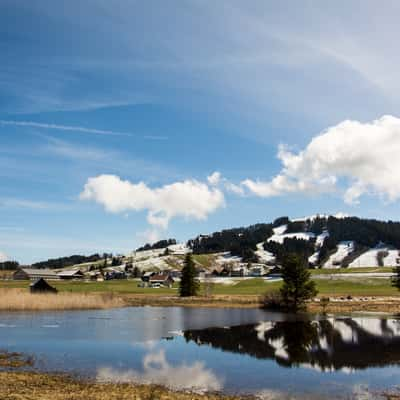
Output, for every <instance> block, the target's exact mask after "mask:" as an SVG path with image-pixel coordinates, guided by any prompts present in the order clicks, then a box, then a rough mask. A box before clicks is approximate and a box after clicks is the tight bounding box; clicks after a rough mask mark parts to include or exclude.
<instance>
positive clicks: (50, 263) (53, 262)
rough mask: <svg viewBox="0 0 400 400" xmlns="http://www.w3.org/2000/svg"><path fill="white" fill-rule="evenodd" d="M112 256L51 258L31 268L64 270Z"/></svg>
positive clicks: (95, 255) (93, 255)
mask: <svg viewBox="0 0 400 400" xmlns="http://www.w3.org/2000/svg"><path fill="white" fill-rule="evenodd" d="M111 257H112V254H106V253H104V254H103V255H102V256H100V255H99V254H97V253H96V254H92V255H91V256H82V255H73V256H69V257H60V258H52V259H49V260H47V261H41V262H37V263H35V264H32V267H33V268H65V267H70V266H72V265H75V264H82V263H90V262H96V261H99V260H101V259H102V258H111Z"/></svg>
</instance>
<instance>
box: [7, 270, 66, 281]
mask: <svg viewBox="0 0 400 400" xmlns="http://www.w3.org/2000/svg"><path fill="white" fill-rule="evenodd" d="M40 278H43V279H47V280H53V281H54V280H58V279H60V278H59V276H58V275H57V274H56V273H55V272H54V271H53V270H51V269H45V268H43V269H33V268H18V269H17V270H16V271H15V272H14V274H13V279H14V280H25V281H28V280H31V281H36V280H38V279H40Z"/></svg>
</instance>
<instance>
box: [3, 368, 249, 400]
mask: <svg viewBox="0 0 400 400" xmlns="http://www.w3.org/2000/svg"><path fill="white" fill-rule="evenodd" d="M0 382H1V385H0V398H1V399H2V400H22V399H23V400H83V399H84V400H239V397H232V396H224V395H220V394H204V395H201V394H195V393H185V392H174V391H171V390H168V389H166V388H164V387H160V386H152V385H133V384H124V383H115V384H114V383H97V382H88V381H81V380H77V379H72V378H70V377H67V376H61V375H52V374H41V373H35V372H19V371H18V372H0ZM240 398H242V399H243V397H240Z"/></svg>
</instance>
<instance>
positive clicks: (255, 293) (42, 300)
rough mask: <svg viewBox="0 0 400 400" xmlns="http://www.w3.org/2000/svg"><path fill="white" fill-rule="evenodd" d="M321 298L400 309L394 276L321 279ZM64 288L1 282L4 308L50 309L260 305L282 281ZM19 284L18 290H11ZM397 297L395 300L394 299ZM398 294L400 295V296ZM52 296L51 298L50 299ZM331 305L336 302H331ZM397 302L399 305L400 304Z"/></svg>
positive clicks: (126, 282)
mask: <svg viewBox="0 0 400 400" xmlns="http://www.w3.org/2000/svg"><path fill="white" fill-rule="evenodd" d="M315 281H316V284H317V288H318V291H319V297H335V298H342V300H343V299H345V298H347V297H349V296H350V297H353V298H355V297H360V298H369V300H368V301H366V300H365V299H363V300H362V303H360V307H361V306H362V307H361V308H360V310H361V309H362V310H367V309H368V307H370V308H369V310H371V311H379V309H377V307H381V308H382V309H381V311H388V310H390V311H388V312H400V307H399V306H398V304H399V303H398V302H399V301H400V292H399V291H398V290H397V289H396V288H394V287H392V286H391V282H390V280H389V279H384V278H365V277H360V278H358V277H355V278H354V277H351V278H346V279H344V278H339V279H316V280H315ZM51 284H52V285H54V286H55V287H56V288H57V289H58V290H59V294H58V295H46V296H52V297H50V298H46V296H42V295H34V296H32V295H30V294H29V293H28V289H27V288H28V287H29V282H26V281H0V298H1V299H2V301H1V302H0V310H45V309H55V310H58V309H59V310H62V309H90V308H110V307H119V306H123V305H133V306H142V305H153V306H192V307H201V306H203V307H258V306H259V305H260V298H261V296H263V295H264V294H265V293H268V292H271V291H273V290H278V289H279V288H280V286H281V284H282V283H281V282H265V281H264V280H263V279H258V278H253V279H248V280H238V281H235V282H233V283H232V284H229V285H226V284H221V283H218V284H213V285H212V289H211V293H212V296H211V297H205V296H203V293H204V291H203V286H202V288H201V292H200V296H198V297H196V298H194V299H193V298H192V299H189V300H188V299H182V298H179V297H178V291H177V285H175V286H174V287H173V288H172V289H168V288H159V289H150V288H139V287H138V282H137V281H131V280H124V281H107V282H63V281H60V282H51ZM11 289H14V290H11ZM377 297H380V298H387V300H386V303H387V307H385V305H384V301H383V300H382V299H379V302H376V301H375V300H376V299H374V298H377ZM389 298H394V299H395V300H390V299H389ZM396 298H397V299H398V300H396ZM49 299H50V300H49ZM368 303H370V306H367V304H368ZM356 304H357V302H356V301H354V300H351V301H349V302H348V305H347V306H345V303H344V302H343V301H342V302H341V303H340V304H336V305H335V307H334V308H331V309H330V310H329V311H332V312H333V311H334V310H337V311H340V310H338V308H340V309H341V310H346V311H347V310H348V309H349V307H350V308H351V310H355V309H354V307H355V305H356ZM329 307H333V306H332V305H330V306H329ZM396 307H397V309H396Z"/></svg>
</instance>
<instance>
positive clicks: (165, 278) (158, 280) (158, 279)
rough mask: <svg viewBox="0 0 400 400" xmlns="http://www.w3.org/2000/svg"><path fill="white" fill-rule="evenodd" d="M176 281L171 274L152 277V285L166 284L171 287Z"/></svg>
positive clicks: (150, 283) (150, 281)
mask: <svg viewBox="0 0 400 400" xmlns="http://www.w3.org/2000/svg"><path fill="white" fill-rule="evenodd" d="M173 283H174V279H173V278H172V277H171V276H170V275H169V274H158V275H153V276H151V277H150V280H149V285H150V287H159V286H165V287H169V288H171V287H172V285H173Z"/></svg>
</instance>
